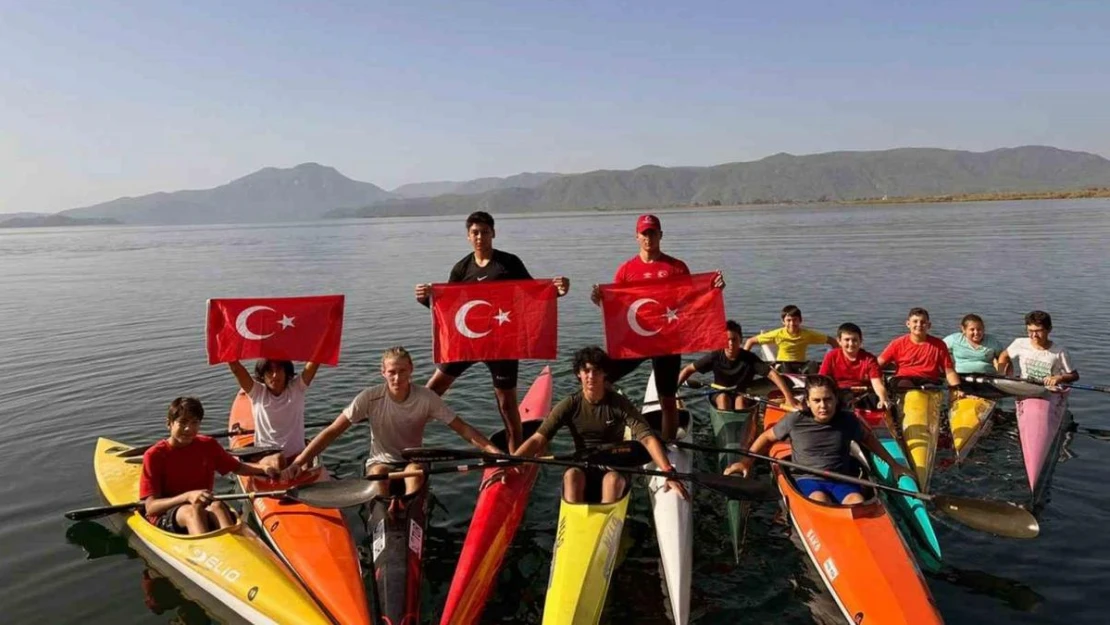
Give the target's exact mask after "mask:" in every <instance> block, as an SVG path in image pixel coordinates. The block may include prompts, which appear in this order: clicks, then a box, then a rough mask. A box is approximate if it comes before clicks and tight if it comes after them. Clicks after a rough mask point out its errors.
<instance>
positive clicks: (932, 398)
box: [898, 389, 944, 492]
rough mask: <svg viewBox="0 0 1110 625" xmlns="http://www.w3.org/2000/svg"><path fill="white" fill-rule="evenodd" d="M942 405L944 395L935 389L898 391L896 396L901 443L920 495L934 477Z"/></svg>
mask: <svg viewBox="0 0 1110 625" xmlns="http://www.w3.org/2000/svg"><path fill="white" fill-rule="evenodd" d="M943 404H944V393H943V392H941V391H936V390H929V391H924V390H920V389H910V390H907V391H903V392H900V393H899V396H898V409H899V412H900V413H901V417H902V440H903V441H905V444H906V450H907V451H908V452H909V459H910V461H911V463H912V465H911V466H912V468H913V470H914V471H915V472H916V473H917V483H918V485H919V487H920V488H921V490H922V491H923V492H929V481H930V479H931V478H932V477H933V463H934V462H935V461H936V455H937V438H938V437H939V436H940V412H941V407H942V406H943Z"/></svg>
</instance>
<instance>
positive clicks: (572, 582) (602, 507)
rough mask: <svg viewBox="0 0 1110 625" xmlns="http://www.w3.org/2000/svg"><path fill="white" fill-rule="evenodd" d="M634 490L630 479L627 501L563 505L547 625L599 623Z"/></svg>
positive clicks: (549, 588)
mask: <svg viewBox="0 0 1110 625" xmlns="http://www.w3.org/2000/svg"><path fill="white" fill-rule="evenodd" d="M631 486H632V482H631V480H626V486H625V493H624V496H623V497H621V498H620V499H619V500H618V501H616V502H614V503H609V504H600V503H580V504H572V503H568V502H567V501H566V500H565V499H564V500H562V501H561V503H560V505H559V525H558V528H557V530H556V533H555V548H554V550H553V551H552V554H551V575H550V578H549V579H548V583H547V597H546V598H545V600H544V607H543V623H544V625H595V624H596V623H597V622H598V621H599V620H600V619H601V611H602V609H603V608H604V607H605V596H606V594H607V593H608V592H609V580H610V578H611V577H612V574H613V568H614V567H615V566H616V563H617V555H618V552H619V551H620V541H621V533H622V531H623V529H624V519H625V515H626V514H627V513H628V497H629V494H630V493H631V492H632V490H631Z"/></svg>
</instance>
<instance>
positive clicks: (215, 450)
mask: <svg viewBox="0 0 1110 625" xmlns="http://www.w3.org/2000/svg"><path fill="white" fill-rule="evenodd" d="M203 418H204V406H203V405H201V403H200V400H199V399H196V398H195V397H178V398H177V399H175V400H173V402H172V403H170V409H169V412H168V413H167V414H166V425H167V427H169V430H170V435H169V437H168V438H166V439H165V440H161V441H158V443H157V444H155V445H154V446H153V447H151V448H150V449H148V450H146V453H145V454H143V474H142V477H140V478H139V499H142V500H143V506H144V507H145V508H146V518H147V520H148V521H150V522H151V523H153V524H154V525H156V526H157V527H159V528H160V529H163V530H165V531H167V532H173V533H175V534H204V533H207V532H210V531H212V530H214V529H216V528H223V527H229V526H231V525H234V524H235V517H234V515H232V513H231V510H229V509H228V507H227V506H226V505H224V504H223V502H220V501H215V500H213V498H212V486H213V483H214V481H215V472H216V471H219V472H220V475H224V474H227V473H231V472H234V473H237V474H239V475H259V476H262V475H266V476H269V477H271V478H277V477H278V476H279V475H280V472H279V471H278V470H277V468H276V467H272V466H270V467H265V468H263V467H262V466H261V465H257V464H251V463H248V462H240V461H239V459H238V458H236V457H235V456H232V455H231V454H229V453H227V451H226V450H224V448H223V447H221V446H220V444H219V443H218V442H216V439H214V438H212V437H210V436H204V435H202V434H197V429H198V428H199V427H200V422H201V419H203Z"/></svg>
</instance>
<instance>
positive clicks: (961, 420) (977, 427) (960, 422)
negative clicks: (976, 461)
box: [948, 397, 997, 462]
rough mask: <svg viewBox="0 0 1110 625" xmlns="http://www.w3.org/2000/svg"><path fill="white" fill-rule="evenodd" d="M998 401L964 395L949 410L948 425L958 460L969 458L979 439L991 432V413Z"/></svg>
mask: <svg viewBox="0 0 1110 625" xmlns="http://www.w3.org/2000/svg"><path fill="white" fill-rule="evenodd" d="M996 405H997V402H994V401H991V400H989V399H983V398H981V397H962V398H960V399H957V400H956V401H954V402H952V407H951V408H950V409H949V410H948V427H949V428H951V430H952V448H953V449H954V450H955V452H956V462H963V461H964V460H967V456H968V454H970V453H971V450H972V449H973V448H974V447H975V443H977V442H979V439H980V438H982V437H984V436H986V435H987V434H988V433H990V430H991V415H992V414H993V413H994V408H995V406H996Z"/></svg>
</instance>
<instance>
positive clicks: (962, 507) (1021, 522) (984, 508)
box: [671, 441, 1040, 538]
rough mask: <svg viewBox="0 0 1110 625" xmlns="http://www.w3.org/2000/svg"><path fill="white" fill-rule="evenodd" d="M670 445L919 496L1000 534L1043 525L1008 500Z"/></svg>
mask: <svg viewBox="0 0 1110 625" xmlns="http://www.w3.org/2000/svg"><path fill="white" fill-rule="evenodd" d="M671 444H672V445H676V446H678V447H684V448H686V449H693V450H695V451H702V452H709V453H728V454H739V455H742V456H748V457H749V458H755V459H757V460H765V461H767V462H772V463H775V464H778V465H781V466H784V467H789V468H791V469H796V470H798V471H803V472H805V473H809V474H812V475H817V476H820V477H823V478H827V479H830V480H837V481H840V482H848V483H849V484H856V485H859V486H867V487H869V488H875V489H878V490H885V491H888V492H892V493H898V494H899V495H905V496H907V497H916V498H917V499H920V500H922V501H926V502H929V503H931V504H932V505H933V506H934V507H935V508H936V509H937V510H938V511H940V512H942V513H944V514H945V515H947V516H949V517H951V518H952V519H953V520H955V521H958V522H960V523H962V524H964V525H966V526H968V527H970V528H973V529H977V530H979V531H982V532H988V533H990V534H995V535H998V536H1005V537H1007V538H1036V537H1037V535H1038V534H1039V533H1040V524H1039V523H1037V519H1036V517H1034V516H1033V515H1032V514H1030V513H1029V511H1028V510H1026V509H1025V508H1022V507H1020V506H1018V505H1015V504H1012V503H1010V502H1007V501H994V500H989V499H975V498H971V497H958V496H956V495H939V494H935V493H933V494H930V493H921V492H915V491H912V490H904V489H901V488H896V487H894V486H887V485H885V484H879V483H876V482H872V481H870V480H865V479H861V478H858V477H852V476H850V475H843V474H841V473H833V472H832V471H824V470H821V469H818V468H815V467H809V466H806V465H802V464H797V463H795V462H791V461H789V460H780V459H778V458H772V457H770V456H764V455H762V454H757V453H754V452H751V451H748V450H746V449H724V448H719V447H706V446H704V445H695V444H693V443H686V442H683V441H674V442H672V443H671Z"/></svg>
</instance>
